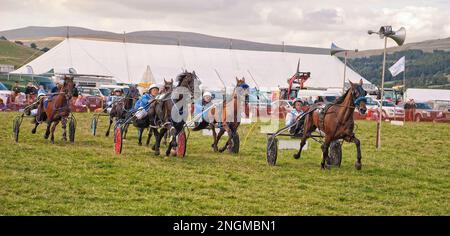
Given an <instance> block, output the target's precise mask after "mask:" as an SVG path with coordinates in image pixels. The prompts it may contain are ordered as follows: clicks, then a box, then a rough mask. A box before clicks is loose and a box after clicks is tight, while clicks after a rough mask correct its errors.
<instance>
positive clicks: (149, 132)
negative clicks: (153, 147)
mask: <svg viewBox="0 0 450 236" xmlns="http://www.w3.org/2000/svg"><path fill="white" fill-rule="evenodd" d="M151 138H152V129H151V128H148V136H147V142H146V145H147V146H148V145H149V144H150V139H151Z"/></svg>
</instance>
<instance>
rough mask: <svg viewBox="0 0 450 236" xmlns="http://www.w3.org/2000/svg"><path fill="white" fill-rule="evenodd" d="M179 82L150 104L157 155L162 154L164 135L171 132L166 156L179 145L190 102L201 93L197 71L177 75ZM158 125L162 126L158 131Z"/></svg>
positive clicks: (149, 117)
mask: <svg viewBox="0 0 450 236" xmlns="http://www.w3.org/2000/svg"><path fill="white" fill-rule="evenodd" d="M177 81H178V84H177V86H176V87H175V89H174V91H172V92H171V93H168V94H167V95H166V96H165V97H164V98H162V99H158V100H155V102H153V103H151V104H150V107H149V111H148V119H149V122H150V126H151V128H150V129H151V131H153V134H154V135H155V139H156V140H155V145H154V150H155V155H159V154H160V150H159V149H160V145H161V139H162V137H163V136H164V135H165V134H166V133H167V132H169V137H170V138H171V141H170V142H169V145H168V147H167V150H166V156H169V155H170V152H171V150H172V148H175V147H176V146H177V140H176V137H177V135H178V134H179V133H180V132H181V131H182V130H183V128H184V125H185V121H186V117H187V115H188V112H189V111H188V109H187V106H188V104H190V103H191V99H192V97H197V96H199V95H200V87H199V85H200V83H201V82H200V80H199V79H198V77H197V75H196V74H195V71H193V72H187V71H185V72H183V73H181V74H180V75H178V76H177ZM157 127H161V128H160V131H158V128H157Z"/></svg>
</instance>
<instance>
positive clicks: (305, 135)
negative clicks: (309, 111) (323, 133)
mask: <svg viewBox="0 0 450 236" xmlns="http://www.w3.org/2000/svg"><path fill="white" fill-rule="evenodd" d="M305 120H306V119H305ZM311 123H312V122H311ZM315 129H316V126H314V125H313V124H310V123H309V122H308V123H306V122H305V124H304V128H303V137H302V141H301V143H300V148H299V149H298V152H297V153H296V154H294V158H295V159H299V158H300V157H301V156H302V150H303V147H304V146H305V144H306V140H308V138H309V137H310V136H311V133H312V132H313V131H314V130H315Z"/></svg>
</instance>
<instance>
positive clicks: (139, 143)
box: [138, 128, 144, 146]
mask: <svg viewBox="0 0 450 236" xmlns="http://www.w3.org/2000/svg"><path fill="white" fill-rule="evenodd" d="M143 132H144V129H143V128H138V145H139V146H142V133H143Z"/></svg>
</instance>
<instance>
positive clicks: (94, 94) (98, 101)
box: [77, 87, 107, 111]
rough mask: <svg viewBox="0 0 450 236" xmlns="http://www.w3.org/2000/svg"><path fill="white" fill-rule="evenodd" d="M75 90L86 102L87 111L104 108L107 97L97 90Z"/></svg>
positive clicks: (82, 88) (81, 88)
mask: <svg viewBox="0 0 450 236" xmlns="http://www.w3.org/2000/svg"><path fill="white" fill-rule="evenodd" d="M77 89H78V93H79V94H81V95H82V96H83V97H84V99H85V100H86V107H87V109H89V111H95V110H97V109H99V108H103V107H104V104H105V101H106V98H107V96H104V95H103V93H102V92H101V91H100V89H99V88H95V87H77ZM77 110H78V109H77Z"/></svg>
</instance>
